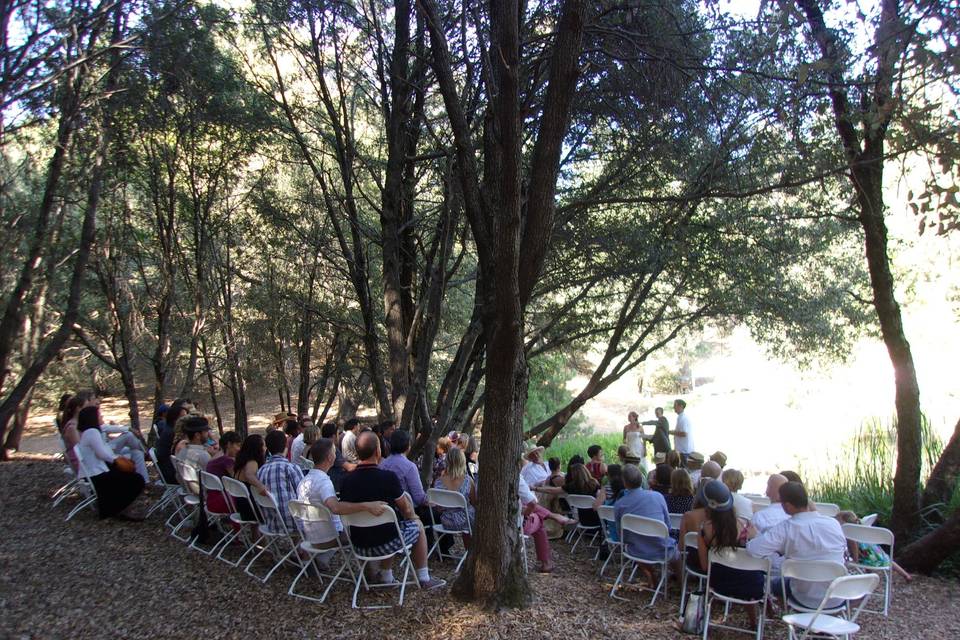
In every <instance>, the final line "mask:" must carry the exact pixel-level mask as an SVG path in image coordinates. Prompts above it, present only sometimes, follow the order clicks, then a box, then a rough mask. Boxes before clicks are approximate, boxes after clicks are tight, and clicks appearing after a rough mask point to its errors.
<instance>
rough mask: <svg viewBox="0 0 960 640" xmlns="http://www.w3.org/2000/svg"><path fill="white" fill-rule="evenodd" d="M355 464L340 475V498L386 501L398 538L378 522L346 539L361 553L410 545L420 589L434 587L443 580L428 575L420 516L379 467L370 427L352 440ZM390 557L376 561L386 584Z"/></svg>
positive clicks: (397, 482)
mask: <svg viewBox="0 0 960 640" xmlns="http://www.w3.org/2000/svg"><path fill="white" fill-rule="evenodd" d="M356 451H357V458H358V459H359V460H360V463H359V464H358V465H357V468H356V469H355V470H354V471H353V472H352V473H350V474H349V475H347V477H345V478H344V479H343V487H342V488H341V490H340V498H341V499H342V500H343V501H344V502H353V503H361V502H379V501H382V502H386V503H387V504H388V505H390V506H391V507H393V508H394V509H395V510H396V511H399V514H398V523H399V525H400V532H401V536H402V539H401V538H398V537H397V536H396V533H397V531H396V528H395V527H394V526H393V525H380V526H377V527H370V528H362V529H361V528H357V529H353V530H351V531H350V532H349V533H350V541H351V543H352V544H353V546H354V548H355V549H356V550H357V551H358V552H359V553H361V554H362V555H369V556H384V555H387V554H389V553H392V552H395V551H398V550H399V549H401V548H402V547H403V546H404V545H411V544H412V545H413V549H412V551H411V553H410V556H411V558H412V560H413V564H414V567H415V568H416V571H417V579H418V580H419V581H420V587H421V588H423V589H436V588H437V587H442V586H443V585H445V584H446V582H445V581H443V580H438V579H436V578H431V577H430V570H429V569H428V568H427V538H426V536H425V535H424V532H423V529H422V527H421V524H420V520H419V519H417V517H416V514H415V513H414V510H413V505H412V504H411V503H410V500H408V499H407V497H406V496H405V495H403V489H402V488H401V487H400V480H399V479H398V478H397V476H396V474H395V473H393V472H392V471H387V470H385V469H380V468H379V467H378V466H377V465H378V464H379V463H380V438H379V437H377V434H375V433H373V432H372V431H367V432H364V433H361V434H360V435H359V437H358V438H357V441H356ZM392 566H393V559H392V558H391V559H390V560H384V561H383V562H381V563H380V575H379V577H378V579H377V581H378V582H380V583H386V584H390V583H393V582H394V578H393V569H392Z"/></svg>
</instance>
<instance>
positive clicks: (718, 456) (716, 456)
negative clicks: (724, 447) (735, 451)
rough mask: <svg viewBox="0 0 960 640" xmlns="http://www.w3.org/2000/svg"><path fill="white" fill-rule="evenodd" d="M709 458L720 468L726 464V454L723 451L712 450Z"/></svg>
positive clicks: (723, 467)
mask: <svg viewBox="0 0 960 640" xmlns="http://www.w3.org/2000/svg"><path fill="white" fill-rule="evenodd" d="M710 459H711V460H713V461H714V462H716V463H717V464H718V465H720V469H721V470H722V469H725V468H726V466H727V454H725V453H724V452H723V451H714V452H713V453H711V454H710Z"/></svg>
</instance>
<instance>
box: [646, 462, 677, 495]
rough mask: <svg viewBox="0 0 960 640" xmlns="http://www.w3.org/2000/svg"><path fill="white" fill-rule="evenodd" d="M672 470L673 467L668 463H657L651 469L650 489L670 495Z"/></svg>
mask: <svg viewBox="0 0 960 640" xmlns="http://www.w3.org/2000/svg"><path fill="white" fill-rule="evenodd" d="M673 471H674V470H673V467H671V466H670V465H668V464H658V465H657V466H656V468H655V469H654V470H653V484H651V485H650V489H651V490H652V491H656V492H657V493H660V494H663V495H664V496H668V495H670V477H671V476H672V475H673Z"/></svg>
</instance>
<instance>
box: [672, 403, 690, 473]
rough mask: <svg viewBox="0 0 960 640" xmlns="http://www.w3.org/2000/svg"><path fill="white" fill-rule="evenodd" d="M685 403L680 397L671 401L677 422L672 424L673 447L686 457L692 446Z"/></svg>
mask: <svg viewBox="0 0 960 640" xmlns="http://www.w3.org/2000/svg"><path fill="white" fill-rule="evenodd" d="M686 409H687V403H686V401H684V400H681V399H680V398H677V399H676V400H674V401H673V410H674V411H675V412H676V414H677V423H676V425H674V430H673V431H671V432H670V433H672V434H673V448H674V449H676V450H677V451H679V452H680V455H681V456H683V458H684V459H686V457H687V455H688V454H689V453H691V452H692V451H693V450H694V446H693V425H692V424H690V416H688V415H687V412H686Z"/></svg>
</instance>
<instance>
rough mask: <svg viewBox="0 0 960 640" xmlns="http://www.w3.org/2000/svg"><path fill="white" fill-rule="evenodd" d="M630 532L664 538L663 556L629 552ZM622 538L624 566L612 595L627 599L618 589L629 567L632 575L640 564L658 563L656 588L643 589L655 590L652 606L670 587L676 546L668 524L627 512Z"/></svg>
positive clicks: (621, 522) (611, 591)
mask: <svg viewBox="0 0 960 640" xmlns="http://www.w3.org/2000/svg"><path fill="white" fill-rule="evenodd" d="M628 533H632V534H635V535H638V536H646V537H648V538H659V539H662V540H663V541H664V553H663V556H662V557H659V558H641V557H639V556H635V555H632V554H631V553H630V552H629V544H628V542H627V534H628ZM620 540H621V541H622V542H623V558H624V562H623V566H622V567H621V568H620V574H619V575H618V576H617V580H616V582H614V583H613V588H612V589H611V590H610V597H612V598H619V599H620V600H625V599H626V598H623V597H621V596H618V595H617V589H618V588H619V587H620V584H621V582H623V574H624V572H625V571H626V570H627V567H631V568H632V570H631V574H630V575H631V576H632V575H633V573H634V572H636V570H637V567H638V565H640V564H649V565H656V566H659V567H660V581H659V582H657V586H656V588H654V589H646V588H645V589H642V590H644V591H653V597H652V598H651V599H650V603H649V604H648V605H647V606H649V607H652V606H653V605H654V604H656V602H657V597H659V595H660V592H661V591H663V595H664V597H666V595H667V589H668V587H669V583H668V576H669V574H670V572H669V563H670V560H671V558H672V551H671V550H672V549H673V548H674V547H673V545H672V539H671V538H670V530H669V529H668V528H667V525H666V524H665V523H664V522H662V521H660V520H655V519H653V518H645V517H643V516H637V515H633V514H627V515H624V516H623V517H622V518H621V519H620Z"/></svg>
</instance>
